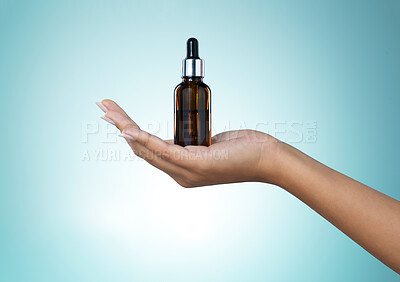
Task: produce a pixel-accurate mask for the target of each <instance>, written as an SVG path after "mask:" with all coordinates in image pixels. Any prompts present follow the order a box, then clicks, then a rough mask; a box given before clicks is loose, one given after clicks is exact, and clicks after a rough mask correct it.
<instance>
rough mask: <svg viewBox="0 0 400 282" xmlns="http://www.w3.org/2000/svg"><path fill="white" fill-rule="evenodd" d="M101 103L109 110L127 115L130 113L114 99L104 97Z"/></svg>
mask: <svg viewBox="0 0 400 282" xmlns="http://www.w3.org/2000/svg"><path fill="white" fill-rule="evenodd" d="M100 104H101V105H102V106H104V107H105V108H106V110H107V111H114V112H119V113H121V114H123V115H125V116H128V114H127V113H126V112H125V111H124V110H123V109H122V108H121V107H120V106H119V105H118V104H117V103H115V102H114V101H113V100H109V99H104V100H103V101H101V102H100ZM99 107H100V105H99Z"/></svg>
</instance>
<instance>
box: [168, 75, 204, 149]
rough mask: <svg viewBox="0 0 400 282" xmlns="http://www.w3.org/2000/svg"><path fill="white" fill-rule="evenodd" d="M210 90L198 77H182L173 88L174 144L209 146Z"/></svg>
mask: <svg viewBox="0 0 400 282" xmlns="http://www.w3.org/2000/svg"><path fill="white" fill-rule="evenodd" d="M210 100H211V90H210V88H209V87H208V86H207V85H206V84H205V83H203V81H202V78H200V77H190V78H189V77H184V78H183V82H182V83H181V84H179V85H178V86H177V87H176V88H175V101H174V102H175V105H174V106H175V107H174V108H175V116H174V123H175V130H174V133H175V134H174V137H175V138H174V141H175V142H174V143H175V144H178V145H181V146H187V145H203V146H210V145H211V103H210V102H211V101H210Z"/></svg>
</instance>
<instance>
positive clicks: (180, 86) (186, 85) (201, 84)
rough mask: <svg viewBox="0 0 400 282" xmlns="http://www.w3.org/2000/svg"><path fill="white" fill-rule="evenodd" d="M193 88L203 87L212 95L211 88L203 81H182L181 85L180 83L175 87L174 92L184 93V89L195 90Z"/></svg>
mask: <svg viewBox="0 0 400 282" xmlns="http://www.w3.org/2000/svg"><path fill="white" fill-rule="evenodd" d="M193 87H196V88H197V87H201V88H204V89H206V91H207V92H209V93H211V89H210V87H209V86H208V85H207V84H205V83H204V82H202V81H199V82H187V81H182V82H181V83H179V84H178V85H177V86H176V87H175V89H174V91H175V92H177V91H183V90H184V89H188V88H193Z"/></svg>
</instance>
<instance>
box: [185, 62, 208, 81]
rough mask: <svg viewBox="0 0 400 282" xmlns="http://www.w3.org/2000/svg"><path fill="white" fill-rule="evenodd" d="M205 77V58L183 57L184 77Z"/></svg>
mask: <svg viewBox="0 0 400 282" xmlns="http://www.w3.org/2000/svg"><path fill="white" fill-rule="evenodd" d="M193 76H197V77H204V60H202V59H183V60H182V77H193Z"/></svg>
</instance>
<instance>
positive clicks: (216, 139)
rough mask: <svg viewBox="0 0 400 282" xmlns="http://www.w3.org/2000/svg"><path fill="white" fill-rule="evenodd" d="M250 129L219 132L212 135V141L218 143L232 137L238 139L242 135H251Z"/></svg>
mask: <svg viewBox="0 0 400 282" xmlns="http://www.w3.org/2000/svg"><path fill="white" fill-rule="evenodd" d="M249 134H250V131H249V130H232V131H226V132H222V133H218V134H217V135H214V136H213V137H212V142H211V143H218V142H223V141H229V140H232V139H238V138H240V137H243V136H246V135H249Z"/></svg>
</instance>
